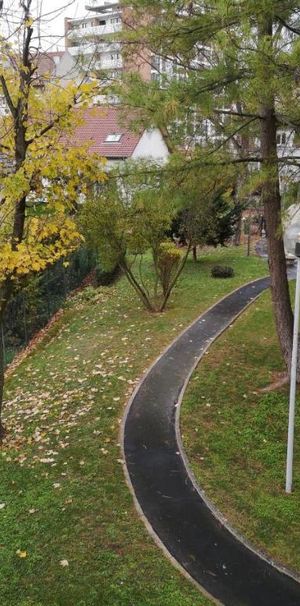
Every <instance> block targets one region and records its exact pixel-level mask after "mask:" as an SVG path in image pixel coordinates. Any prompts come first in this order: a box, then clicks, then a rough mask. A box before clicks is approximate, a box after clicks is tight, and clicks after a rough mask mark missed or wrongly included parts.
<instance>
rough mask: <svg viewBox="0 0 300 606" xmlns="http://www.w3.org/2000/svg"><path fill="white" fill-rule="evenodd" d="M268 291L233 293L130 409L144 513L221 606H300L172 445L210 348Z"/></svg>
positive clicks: (294, 586)
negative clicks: (212, 503) (191, 383)
mask: <svg viewBox="0 0 300 606" xmlns="http://www.w3.org/2000/svg"><path fill="white" fill-rule="evenodd" d="M268 285H269V279H268V278H263V279H260V280H256V281H255V282H252V283H250V284H247V285H246V286H243V287H241V288H239V289H238V290H236V291H234V292H233V293H231V294H230V295H228V296H227V297H226V298H224V299H222V300H221V301H220V302H219V303H217V304H216V305H215V306H214V307H212V308H211V309H209V310H208V311H207V312H206V313H204V314H203V315H202V316H201V317H200V318H199V319H198V320H197V321H196V322H194V324H192V326H190V327H189V328H188V329H187V330H186V331H185V332H184V333H183V334H182V335H180V336H179V337H178V338H177V339H176V340H175V342H174V343H173V344H172V345H171V346H170V347H169V349H168V350H167V351H166V352H165V353H164V354H163V355H162V356H161V357H160V358H159V359H158V361H157V362H156V363H155V364H154V365H153V366H152V367H151V369H150V370H149V372H148V373H147V374H146V376H145V378H144V379H143V381H142V383H141V384H140V386H139V387H138V389H137V390H136V392H135V394H134V395H133V398H132V400H131V402H130V404H129V408H128V411H127V417H126V420H125V425H124V454H125V462H126V466H127V473H128V478H129V481H130V484H131V486H132V488H133V491H134V494H135V496H136V499H137V501H138V504H139V506H140V508H141V509H142V512H143V514H144V516H145V518H146V519H147V521H148V522H149V524H150V526H151V527H152V529H153V531H154V534H155V535H156V536H157V537H158V539H159V540H160V542H161V543H163V545H164V547H165V548H166V549H167V551H168V552H169V553H170V554H171V555H172V557H173V558H175V560H177V562H178V563H179V564H180V565H181V566H182V567H183V568H184V569H185V571H186V572H187V573H188V574H189V575H190V576H191V577H192V578H193V579H194V580H195V581H196V582H197V583H199V584H200V585H201V586H202V587H203V588H204V589H205V590H206V591H207V592H208V593H209V594H210V595H211V596H213V597H214V598H215V599H217V600H219V601H220V602H221V603H223V604H225V605H226V606H300V583H298V582H297V581H296V580H295V579H293V578H292V577H291V576H289V575H288V573H285V572H284V571H283V570H280V569H278V568H276V567H274V566H273V565H272V563H271V562H270V561H268V560H266V559H264V558H263V557H262V556H261V555H259V554H258V553H257V552H255V551H253V550H252V549H251V548H250V547H249V546H247V545H246V544H244V543H243V542H242V541H241V540H240V539H239V538H238V537H237V536H235V535H234V534H233V533H232V532H231V531H230V530H229V529H228V528H226V527H225V526H224V524H222V521H221V520H220V519H218V518H217V517H216V516H215V514H214V512H213V510H212V509H211V508H210V507H209V505H208V504H207V503H206V501H205V499H204V498H203V496H202V495H201V494H200V492H198V490H197V489H196V488H195V486H194V484H193V480H192V477H191V476H190V474H189V471H188V470H187V468H186V466H185V462H184V456H183V454H182V453H181V450H180V448H181V446H180V440H178V439H177V428H176V411H177V406H178V405H179V404H180V397H181V396H182V394H183V391H184V389H185V387H186V383H187V380H188V378H189V377H190V374H191V372H192V370H193V369H194V367H195V365H196V363H197V361H198V360H199V359H200V358H201V356H202V355H203V353H204V351H205V350H206V349H207V347H208V345H209V344H210V343H211V342H212V341H213V340H214V339H215V338H216V337H217V336H218V335H219V334H220V333H221V332H222V331H223V330H224V329H225V328H227V327H228V326H229V324H230V323H231V322H232V321H233V320H234V319H235V318H236V317H237V316H238V315H239V314H240V313H241V312H242V311H243V309H244V308H245V307H246V306H247V305H248V304H249V303H251V301H252V300H253V299H255V298H256V297H257V296H258V295H259V294H260V293H261V292H262V291H263V290H264V289H266V288H267V287H268Z"/></svg>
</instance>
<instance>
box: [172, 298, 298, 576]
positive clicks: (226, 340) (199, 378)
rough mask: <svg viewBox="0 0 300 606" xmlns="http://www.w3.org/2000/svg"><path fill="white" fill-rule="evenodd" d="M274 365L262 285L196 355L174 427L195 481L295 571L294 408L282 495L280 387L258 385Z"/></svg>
mask: <svg viewBox="0 0 300 606" xmlns="http://www.w3.org/2000/svg"><path fill="white" fill-rule="evenodd" d="M280 371H283V367H282V361H281V356H280V353H279V348H278V344H277V340H276V337H275V328H274V325H273V318H272V313H271V304H270V297H269V294H267V293H265V294H264V295H263V296H262V297H261V298H260V299H259V300H258V301H256V302H255V303H254V304H253V305H252V306H251V307H250V308H249V309H248V310H247V311H246V312H245V313H244V314H243V315H242V317H241V318H240V319H239V320H238V321H237V322H236V323H235V324H234V326H233V327H232V328H231V329H230V330H228V331H227V332H226V333H224V335H223V336H222V337H220V339H219V340H218V341H217V342H216V343H215V344H214V345H213V346H212V347H211V348H210V351H209V353H208V355H207V356H206V357H205V359H204V360H203V361H202V362H201V363H200V365H199V367H198V369H197V370H196V372H195V373H194V375H193V377H192V380H191V383H190V385H189V388H188V390H187V392H186V394H185V398H184V402H183V407H182V415H181V428H182V432H183V434H184V445H185V448H186V451H187V455H188V457H189V461H190V463H191V465H192V467H193V470H194V472H195V475H196V477H197V478H198V481H199V483H200V484H201V486H202V487H203V488H204V489H205V491H206V492H207V494H208V495H209V496H210V497H211V498H212V499H213V501H214V503H215V504H217V506H218V507H219V509H220V510H221V511H222V513H223V514H224V515H225V516H226V517H227V518H228V520H229V521H230V523H232V524H233V525H234V526H235V527H236V528H239V529H240V530H241V531H242V532H243V533H244V534H245V535H246V536H247V537H248V538H249V539H250V540H251V541H252V542H253V543H255V544H256V545H258V546H259V547H260V548H262V549H263V550H265V551H267V552H268V553H269V554H271V555H272V556H273V557H274V558H276V559H277V560H278V561H281V562H283V563H285V564H287V565H288V566H290V567H291V568H294V569H295V570H297V571H298V572H300V445H299V437H300V435H299V431H300V423H299V415H298V417H297V420H296V422H297V428H296V435H295V461H294V463H295V467H294V479H295V482H294V488H295V491H294V493H293V494H292V495H290V496H287V495H286V494H285V492H284V481H285V478H284V475H285V457H286V437H287V423H288V387H287V386H286V387H285V388H282V389H281V390H278V391H275V392H274V391H273V392H270V393H261V392H259V390H260V389H261V388H263V387H265V386H267V385H269V384H270V383H271V382H272V381H273V380H274V379H276V376H278V373H279V372H280ZM297 442H298V443H297Z"/></svg>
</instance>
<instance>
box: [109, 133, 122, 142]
mask: <svg viewBox="0 0 300 606" xmlns="http://www.w3.org/2000/svg"><path fill="white" fill-rule="evenodd" d="M121 137H122V134H121V133H110V134H109V135H107V137H106V139H105V143H118V142H119V141H120V140H121Z"/></svg>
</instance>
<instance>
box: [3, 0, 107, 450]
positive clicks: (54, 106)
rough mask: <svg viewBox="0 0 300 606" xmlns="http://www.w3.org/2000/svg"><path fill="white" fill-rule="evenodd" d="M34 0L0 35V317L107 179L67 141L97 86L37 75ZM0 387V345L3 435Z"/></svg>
mask: <svg viewBox="0 0 300 606" xmlns="http://www.w3.org/2000/svg"><path fill="white" fill-rule="evenodd" d="M31 2H32V0H22V1H21V2H20V13H19V22H18V26H17V27H16V26H15V35H14V36H6V38H5V37H2V38H0V94H1V95H2V97H3V98H4V100H5V104H6V108H7V112H6V113H5V115H2V116H0V152H1V158H0V161H1V163H0V177H1V178H0V323H2V322H3V318H4V314H5V309H6V306H7V303H8V301H9V300H10V298H11V296H12V294H13V292H14V290H15V288H16V286H17V287H18V288H20V287H22V280H24V277H25V276H28V274H30V273H32V272H39V271H42V270H44V269H45V268H46V267H48V266H49V265H51V264H53V263H55V262H56V261H57V260H58V259H61V258H64V257H66V256H67V255H68V254H69V253H70V252H71V251H73V250H74V249H75V248H76V247H77V246H78V244H79V243H80V239H81V236H80V234H79V232H78V230H77V227H76V223H75V220H74V214H75V211H76V207H77V204H78V200H80V197H82V196H85V195H86V193H87V191H88V188H89V187H90V185H91V183H93V182H95V181H100V180H102V179H103V178H104V176H103V167H102V166H101V164H100V163H99V157H97V158H96V157H95V156H93V155H91V154H90V153H88V150H87V148H86V147H77V146H74V144H73V145H72V144H70V143H69V142H70V141H72V133H73V131H74V128H75V126H76V125H77V124H78V121H80V115H81V110H82V109H83V108H84V107H86V105H87V104H88V102H89V100H90V98H91V95H92V94H93V93H94V92H95V91H94V90H93V89H94V85H92V84H86V83H84V82H83V83H82V84H81V85H78V84H77V85H72V84H70V85H68V86H67V87H66V88H61V87H60V86H59V83H58V82H57V81H56V80H55V79H52V78H51V75H50V74H45V73H44V74H43V76H42V77H41V75H40V74H39V69H38V68H39V60H40V57H41V54H43V53H42V51H41V40H40V37H39V27H38V25H39V22H40V19H41V16H40V15H39V16H37V17H36V18H35V17H34V15H32V14H31ZM9 38H11V39H12V41H9ZM77 106H78V109H76V111H75V109H74V108H75V107H77ZM3 385H4V360H3V352H2V347H1V346H0V440H1V439H2V438H3V436H4V435H5V429H4V426H3V423H2V414H1V413H2V399H3Z"/></svg>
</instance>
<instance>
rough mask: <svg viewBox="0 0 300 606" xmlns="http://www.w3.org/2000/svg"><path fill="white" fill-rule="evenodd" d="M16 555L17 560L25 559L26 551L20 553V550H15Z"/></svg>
mask: <svg viewBox="0 0 300 606" xmlns="http://www.w3.org/2000/svg"><path fill="white" fill-rule="evenodd" d="M16 554H17V556H19V558H27V551H22V550H21V549H17V551H16Z"/></svg>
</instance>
